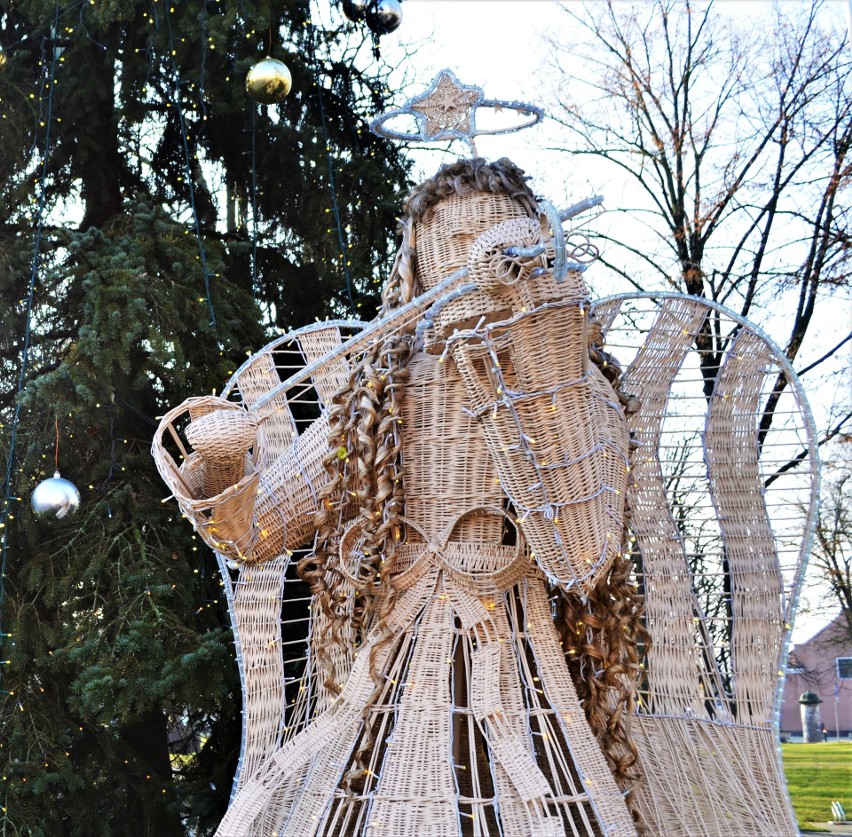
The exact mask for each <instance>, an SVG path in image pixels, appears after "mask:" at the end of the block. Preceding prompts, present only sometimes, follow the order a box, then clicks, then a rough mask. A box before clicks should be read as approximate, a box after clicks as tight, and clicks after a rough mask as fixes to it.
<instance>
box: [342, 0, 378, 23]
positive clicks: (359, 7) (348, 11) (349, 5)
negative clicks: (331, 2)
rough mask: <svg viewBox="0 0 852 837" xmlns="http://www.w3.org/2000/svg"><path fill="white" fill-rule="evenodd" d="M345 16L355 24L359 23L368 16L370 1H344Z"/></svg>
mask: <svg viewBox="0 0 852 837" xmlns="http://www.w3.org/2000/svg"><path fill="white" fill-rule="evenodd" d="M342 5H343V14H345V15H346V17H348V18H349V20H351V21H352V22H353V23H358V21H359V20H363V19H364V16H365V15H366V14H367V9H368V8H369V6H370V5H372V4H371V2H370V0H342Z"/></svg>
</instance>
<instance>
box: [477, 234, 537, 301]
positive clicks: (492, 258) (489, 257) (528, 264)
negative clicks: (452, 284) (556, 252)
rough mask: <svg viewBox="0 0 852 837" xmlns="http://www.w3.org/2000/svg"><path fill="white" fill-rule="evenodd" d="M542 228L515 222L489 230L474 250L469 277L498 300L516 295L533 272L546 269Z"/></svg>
mask: <svg viewBox="0 0 852 837" xmlns="http://www.w3.org/2000/svg"><path fill="white" fill-rule="evenodd" d="M544 254H545V249H544V248H543V247H542V246H541V225H540V224H539V223H538V222H537V221H535V220H533V219H532V218H512V219H510V220H508V221H503V222H501V223H499V224H496V225H495V226H493V227H491V229H489V230H486V231H485V232H484V233H482V235H480V236H479V238H477V239H476V241H475V242H474V243H473V247H471V251H470V256H469V257H468V276H469V277H470V279H472V280H473V281H474V282H475V283H476V285H477V287H478V288H479V289H480V290H481V291H483V292H485V293H486V294H488V296H490V297H493V298H496V299H505V298H506V297H510V298H511V297H512V296H514V294H515V289H516V287H517V286H518V285H519V284H523V283H525V282H526V281H527V280H528V279H529V277H530V275H531V274H532V272H533V271H534V270H536V269H543V268H544V267H545V260H544V259H545V256H544Z"/></svg>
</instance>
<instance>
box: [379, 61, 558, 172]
mask: <svg viewBox="0 0 852 837" xmlns="http://www.w3.org/2000/svg"><path fill="white" fill-rule="evenodd" d="M486 108H489V109H491V110H493V111H495V112H499V111H506V110H511V111H516V112H517V113H518V114H519V115H520V116H521V117H522V121H520V122H518V123H516V124H514V125H509V126H508V127H497V128H479V127H477V125H476V114H477V111H479V110H483V109H486ZM400 117H407V118H408V119H409V121H410V120H412V119H413V120H414V122H415V124H416V126H417V129H416V130H414V131H411V130H409V131H404V130H400V129H399V128H395V127H393V125H391V124H389V123H392V122H395V121H398V119H399V118H400ZM543 118H544V111H543V110H542V109H541V108H538V107H536V106H535V105H529V104H526V103H525V102H505V101H501V100H499V99H486V98H485V94H484V93H483V92H482V89H481V88H479V87H476V86H475V85H473V84H462V83H461V82H460V81H459V80H458V79H457V78H456V77H455V75H454V74H453V73H452V72H451V71H450V70H441V72H440V73H438V75H437V76H435V78H434V79H433V81H432V84H431V85H429V88H428V90H426V92H425V93H422V94H421V95H420V96H415V97H414V98H412V99H409V100H408V101H407V102H406V103H405V104H404V105H403V106H402V107H401V108H398V109H396V110H390V111H387V112H386V113H382V114H379V115H378V116H377V117H376V118H375V119H373V120H372V122H370V130H371V131H372V132H373V133H374V134H378V135H379V136H380V137H387V138H389V139H398V140H407V141H414V140H419V141H420V142H441V141H444V140H462V141H463V142H466V143H467V144H468V146H469V147H470V150H471V152H472V154H473V156H476V153H477V152H476V145H475V144H474V141H473V139H474V137H477V136H482V135H485V134H508V133H512V132H514V131H519V130H521V129H522V128H528V127H529V126H531V125H535V124H536V123H537V122H540V121H541V120H542V119H543Z"/></svg>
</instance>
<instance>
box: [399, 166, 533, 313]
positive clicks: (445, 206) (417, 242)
mask: <svg viewBox="0 0 852 837" xmlns="http://www.w3.org/2000/svg"><path fill="white" fill-rule="evenodd" d="M403 211H404V217H403V219H402V221H401V229H402V247H401V248H400V254H399V257H398V259H397V265H396V268H397V270H395V271H394V273H395V274H397V273H398V274H399V275H398V276H396V275H395V276H394V277H392V279H391V282H389V284H388V288H387V289H386V292H385V307H386V308H390V307H394V305H395V304H399V303H405V302H408V301H409V300H410V299H413V298H414V297H415V296H417V295H418V294H419V293H422V292H423V291H425V290H428V289H429V288H432V287H433V286H434V285H436V284H437V283H438V282H440V281H441V280H443V279H446V277H447V276H449V275H450V274H451V273H453V272H455V271H456V270H458V269H459V268H462V267H464V266H465V265H466V264H467V257H468V254H469V253H470V248H471V246H472V244H473V242H474V241H475V240H476V238H477V237H478V236H479V235H480V234H482V233H483V232H485V231H486V230H487V229H490V228H491V227H492V226H494V224H497V223H499V222H500V221H505V220H506V219H508V218H536V217H537V216H538V205H537V201H536V197H535V195H534V194H533V191H532V189H530V187H529V184H528V183H527V177H526V176H525V175H524V172H523V170H522V169H520V168H518V166H516V165H515V164H514V163H513V162H511V161H510V160H508V159H506V158H505V157H503V158H501V159H499V160H496V161H494V162H490V163H489V162H488V161H487V160H484V159H483V158H481V157H477V158H474V159H471V160H458V161H457V162H455V163H451V164H448V165H445V166H442V167H441V169H440V170H439V171H438V172H437V174H435V175H434V176H433V177H430V178H429V179H428V180H425V181H424V182H423V183H421V184H420V185H419V186H415V187H414V189H412V191H411V193H410V194H409V195H408V198H407V199H406V201H405V204H404V205H403ZM389 297H390V298H389Z"/></svg>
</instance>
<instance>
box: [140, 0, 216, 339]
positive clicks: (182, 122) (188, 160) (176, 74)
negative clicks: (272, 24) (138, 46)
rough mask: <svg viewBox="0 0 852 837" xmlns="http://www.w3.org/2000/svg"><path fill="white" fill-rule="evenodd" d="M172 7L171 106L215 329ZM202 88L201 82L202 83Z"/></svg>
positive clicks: (168, 14) (168, 17)
mask: <svg viewBox="0 0 852 837" xmlns="http://www.w3.org/2000/svg"><path fill="white" fill-rule="evenodd" d="M153 9H154V20H155V24H154V25H155V26H156V27H158V28H159V19H158V16H157V4H156V2H155V3H154V4H153ZM173 11H174V7H168V6H167V7H166V11H165V12H164V16H165V19H166V33H167V35H168V40H169V62H170V64H171V69H172V76H173V81H174V95H173V102H172V103H173V104H174V106H175V111H176V112H177V117H178V125H179V127H180V138H181V144H182V147H183V159H184V168H185V177H186V185H187V189H188V190H189V206H190V209H191V210H192V221H193V226H194V227H195V241H196V244H197V246H198V260H199V261H200V262H201V272H202V274H203V276H204V298H205V301H206V302H207V311H208V313H209V314H210V323H209V324H210V328H212V329H215V328H216V312H215V311H214V310H213V299H212V298H211V296H210V279H211V278H212V276H213V274H212V273H210V270H209V268H208V267H207V251H206V249H205V247H204V239H203V238H202V237H201V219H200V218H199V216H198V207H197V206H196V202H195V177H194V176H193V172H192V155H191V153H190V150H189V137H188V135H187V129H186V117H185V116H184V112H183V107H182V106H181V90H182V88H183V85H184V82H183V81H182V80H181V76H180V70H179V69H178V65H177V62H176V61H175V48H174V35H173V33H172V20H171V14H172V13H173ZM202 86H203V82H202Z"/></svg>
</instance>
